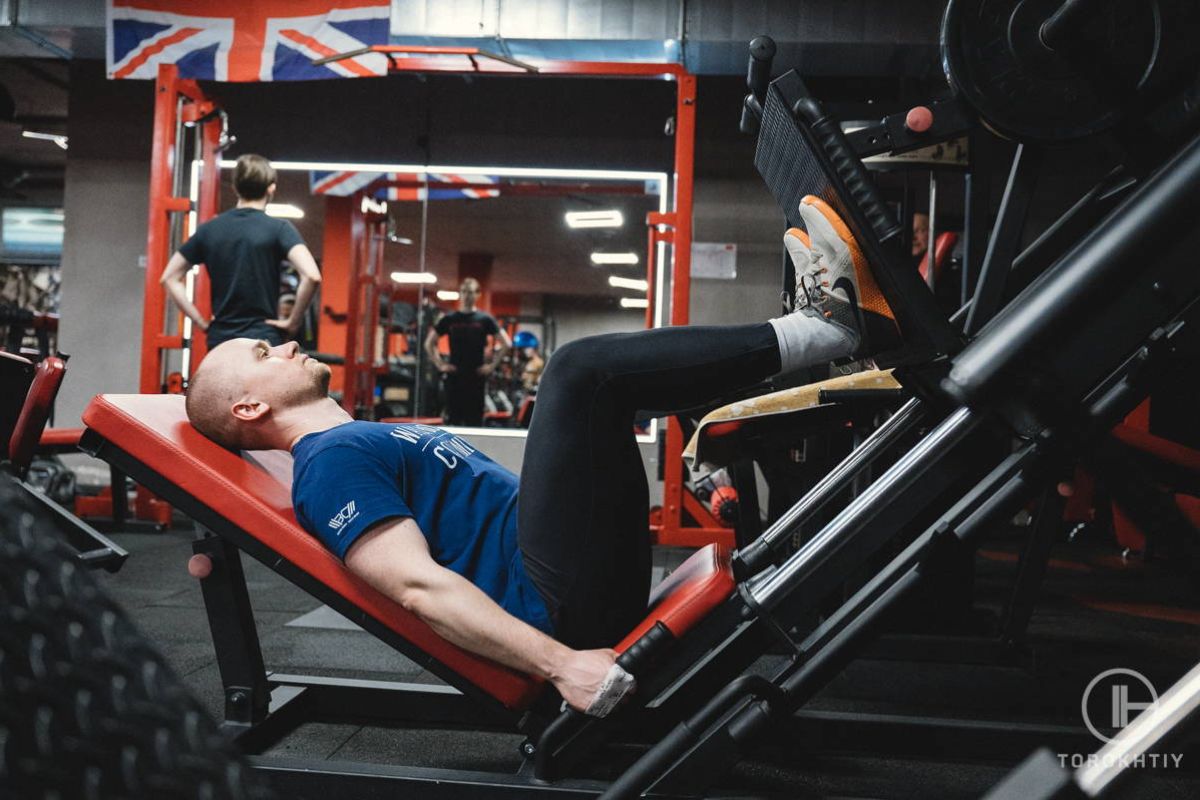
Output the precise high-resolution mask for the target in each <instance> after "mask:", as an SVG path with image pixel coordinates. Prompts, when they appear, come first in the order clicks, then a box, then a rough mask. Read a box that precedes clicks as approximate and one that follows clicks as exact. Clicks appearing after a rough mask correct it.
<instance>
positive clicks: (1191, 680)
mask: <svg viewBox="0 0 1200 800" xmlns="http://www.w3.org/2000/svg"><path fill="white" fill-rule="evenodd" d="M1197 708H1200V664H1198V665H1196V666H1195V667H1192V669H1191V670H1190V671H1189V672H1188V673H1187V674H1186V675H1184V676H1183V677H1182V678H1180V679H1179V680H1178V681H1176V682H1175V684H1174V685H1173V686H1172V687H1171V688H1170V689H1168V690H1167V691H1166V692H1164V693H1163V695H1162V697H1160V698H1158V702H1156V703H1154V705H1152V706H1150V708H1148V709H1146V710H1145V711H1143V712H1142V713H1141V714H1139V715H1138V716H1137V717H1136V718H1135V719H1134V720H1133V722H1131V723H1129V725H1127V726H1126V727H1125V729H1124V730H1122V731H1121V732H1120V733H1118V734H1117V735H1116V736H1114V737H1113V738H1112V740H1111V741H1110V742H1109V743H1108V744H1106V745H1104V747H1101V748H1100V749H1099V750H1098V751H1097V752H1096V754H1095V757H1094V758H1090V759H1088V762H1087V763H1086V764H1085V765H1084V766H1082V767H1080V768H1079V771H1078V772H1076V773H1075V782H1076V783H1077V784H1078V785H1079V789H1080V791H1082V792H1083V793H1084V794H1085V795H1087V796H1088V797H1097V796H1099V795H1100V794H1102V793H1103V792H1104V791H1105V789H1107V788H1108V786H1109V784H1111V783H1112V782H1113V781H1115V780H1116V779H1117V778H1119V777H1121V775H1122V774H1123V773H1124V772H1125V771H1127V770H1128V769H1129V764H1130V762H1131V761H1133V760H1135V759H1137V758H1138V757H1139V756H1142V755H1145V754H1146V753H1147V752H1148V751H1149V750H1150V749H1151V748H1152V747H1155V746H1156V745H1158V744H1159V743H1160V742H1162V741H1163V740H1164V739H1166V738H1167V737H1168V736H1170V735H1172V734H1175V733H1178V732H1179V731H1180V729H1181V728H1182V727H1183V725H1184V724H1185V723H1186V722H1187V721H1189V720H1190V719H1191V718H1193V714H1195V712H1196V709H1197Z"/></svg>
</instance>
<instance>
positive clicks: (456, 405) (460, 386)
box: [425, 278, 512, 428]
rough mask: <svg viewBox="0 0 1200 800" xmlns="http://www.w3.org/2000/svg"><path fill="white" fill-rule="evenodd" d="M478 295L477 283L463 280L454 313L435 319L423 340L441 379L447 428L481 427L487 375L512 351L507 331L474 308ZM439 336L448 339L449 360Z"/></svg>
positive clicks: (483, 312)
mask: <svg viewBox="0 0 1200 800" xmlns="http://www.w3.org/2000/svg"><path fill="white" fill-rule="evenodd" d="M479 292H480V288H479V281H477V280H475V279H474V278H467V279H466V280H464V281H463V282H462V286H460V287H459V290H458V310H457V311H452V312H451V313H449V314H446V315H445V316H443V317H442V318H441V319H440V320H438V321H437V324H436V325H434V326H433V328H431V329H430V331H429V334H428V336H426V337H425V352H426V353H428V354H429V360H430V363H432V364H433V365H434V367H436V368H437V370H438V372H441V373H442V374H443V375H444V376H445V381H446V424H447V425H462V426H465V427H472V428H478V427H481V426H482V425H483V410H484V399H483V396H484V390H485V388H486V386H487V379H488V376H489V375H491V374H492V372H494V371H495V369H496V367H497V366H498V365H499V364H500V362H501V361H503V360H504V356H505V354H506V353H508V351H509V349H511V348H512V340H511V339H510V338H509V336H508V332H507V331H505V330H504V329H503V328H501V327H500V326H499V325H498V324H497V323H496V319H495V318H494V317H493V316H492V315H491V314H488V313H487V312H486V311H481V310H479V309H478V308H476V304H477V303H478V302H479ZM442 336H446V337H449V339H450V358H449V359H446V358H444V357H443V356H442V354H441V352H440V351H439V350H438V339H440V338H441V337H442Z"/></svg>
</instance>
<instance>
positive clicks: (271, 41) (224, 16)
mask: <svg viewBox="0 0 1200 800" xmlns="http://www.w3.org/2000/svg"><path fill="white" fill-rule="evenodd" d="M389 8H390V7H389V4H388V3H386V2H385V3H379V2H371V0H108V77H110V78H143V79H153V78H155V76H156V75H157V73H158V65H159V64H176V65H178V67H179V74H180V77H184V78H198V79H202V80H217V81H299V80H313V79H319V78H354V77H373V76H377V75H386V74H387V57H386V56H384V55H381V54H379V53H368V54H365V55H361V56H356V57H355V58H350V59H346V60H344V61H337V62H333V63H330V64H326V65H324V66H313V64H312V60H313V59H315V58H321V57H324V56H330V55H334V54H337V53H345V52H347V51H350V50H357V49H360V48H362V47H366V46H368V45H374V44H387V41H388V14H389Z"/></svg>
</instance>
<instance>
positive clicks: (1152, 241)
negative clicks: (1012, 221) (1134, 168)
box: [942, 139, 1200, 402]
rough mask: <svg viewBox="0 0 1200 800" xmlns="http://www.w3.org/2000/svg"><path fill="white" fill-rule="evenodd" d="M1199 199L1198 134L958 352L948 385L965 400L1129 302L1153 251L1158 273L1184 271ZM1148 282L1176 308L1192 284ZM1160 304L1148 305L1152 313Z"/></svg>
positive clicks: (1149, 288)
mask: <svg viewBox="0 0 1200 800" xmlns="http://www.w3.org/2000/svg"><path fill="white" fill-rule="evenodd" d="M1197 204H1200V139H1196V140H1193V141H1192V142H1191V143H1190V144H1188V145H1187V146H1186V147H1185V148H1184V149H1183V150H1182V151H1181V152H1179V153H1178V154H1177V155H1176V156H1175V157H1174V158H1173V159H1171V160H1170V161H1168V162H1167V163H1166V164H1164V165H1163V166H1162V167H1161V168H1160V169H1159V170H1158V171H1157V172H1156V173H1155V174H1154V176H1153V177H1151V178H1150V179H1149V180H1147V181H1146V182H1145V183H1144V184H1142V186H1140V187H1139V188H1138V189H1137V190H1136V191H1135V192H1134V193H1133V194H1132V195H1130V196H1128V197H1126V198H1125V200H1124V202H1122V203H1121V204H1120V205H1118V206H1117V207H1116V208H1115V209H1113V211H1111V212H1110V213H1109V214H1108V215H1107V216H1106V217H1105V218H1104V222H1103V223H1102V224H1098V225H1096V226H1094V227H1093V229H1092V231H1091V232H1090V233H1088V234H1087V235H1086V236H1085V237H1084V238H1083V239H1082V240H1080V241H1079V242H1078V243H1077V244H1076V245H1075V246H1074V247H1073V248H1072V249H1071V250H1070V251H1069V252H1068V253H1067V254H1066V255H1064V256H1063V257H1062V259H1061V260H1060V261H1059V263H1058V264H1057V265H1056V266H1055V267H1054V269H1053V270H1051V271H1050V272H1048V273H1046V275H1045V276H1044V277H1043V279H1042V280H1041V281H1039V282H1038V283H1037V284H1036V288H1037V291H1036V292H1034V291H1029V290H1026V292H1025V293H1024V294H1022V295H1021V298H1020V299H1019V301H1016V302H1012V303H1009V304H1008V305H1007V306H1006V307H1005V308H1004V310H1003V311H1001V312H1000V314H999V315H998V316H997V318H996V320H995V321H994V323H993V324H992V325H991V326H990V327H989V329H988V332H987V335H985V336H980V337H979V338H977V339H976V340H975V341H974V342H972V343H971V344H970V345H968V346H967V347H966V349H964V350H963V351H962V352H961V353H959V354H958V356H956V357H955V359H954V366H953V368H952V369H951V371H950V375H949V376H948V378H947V379H946V380H945V381H944V382H943V384H942V385H943V387H944V388H946V389H947V391H948V392H950V393H951V394H952V395H954V396H956V397H958V398H959V399H960V400H962V401H964V402H966V401H967V400H968V399H971V400H974V398H976V397H980V396H982V395H983V393H984V392H985V391H987V390H989V389H991V387H992V385H993V382H994V381H995V379H996V378H997V377H998V376H999V375H1000V374H1001V373H1002V372H1004V371H1006V370H1008V369H1009V368H1011V366H1012V365H1013V364H1014V363H1015V362H1017V361H1019V360H1021V359H1023V358H1024V357H1025V356H1026V354H1027V353H1028V352H1029V349H1030V348H1032V347H1036V346H1039V345H1042V344H1044V343H1046V342H1049V341H1052V340H1055V339H1056V338H1061V337H1062V336H1063V334H1064V333H1068V332H1070V333H1071V334H1072V335H1073V337H1074V338H1077V337H1078V330H1079V327H1080V321H1081V320H1084V321H1088V322H1090V321H1091V320H1092V319H1094V318H1095V317H1096V314H1097V302H1098V300H1105V299H1107V298H1110V297H1117V296H1120V297H1122V298H1123V300H1122V302H1123V303H1128V302H1129V300H1128V299H1127V298H1128V296H1129V291H1130V289H1129V284H1130V280H1129V265H1130V264H1132V263H1136V262H1139V261H1144V259H1145V254H1146V253H1147V252H1155V253H1160V254H1163V255H1161V257H1160V258H1158V259H1152V260H1151V261H1152V262H1153V264H1152V268H1153V270H1154V271H1156V274H1162V273H1163V272H1164V271H1166V272H1167V275H1171V274H1173V272H1174V271H1176V270H1179V269H1180V260H1181V258H1182V257H1181V256H1180V255H1179V252H1177V251H1179V249H1180V247H1182V246H1183V244H1182V242H1183V241H1184V240H1185V239H1186V237H1187V236H1192V235H1195V232H1196V228H1195V226H1194V225H1192V224H1191V209H1194V208H1196V206H1197ZM1181 237H1182V238H1181ZM1189 263H1190V262H1189ZM1193 277H1194V275H1193ZM1160 280H1165V278H1163V279H1160ZM1143 282H1144V283H1150V285H1149V286H1145V287H1143V290H1144V291H1145V292H1146V293H1147V294H1150V293H1151V292H1153V296H1155V298H1156V300H1155V302H1156V303H1158V302H1159V301H1160V300H1161V301H1162V303H1165V304H1166V305H1167V306H1168V307H1172V306H1173V304H1176V303H1181V302H1183V301H1185V300H1186V299H1187V295H1186V294H1180V292H1181V291H1182V289H1180V288H1176V287H1175V286H1174V285H1175V284H1178V285H1179V286H1180V287H1186V286H1187V285H1188V283H1187V281H1186V280H1184V279H1182V278H1174V279H1172V282H1171V283H1170V284H1167V283H1159V282H1153V283H1151V282H1150V281H1149V280H1148V279H1147V280H1145V281H1143ZM1140 285H1141V284H1138V286H1140ZM1031 288H1032V287H1031ZM1154 308H1155V307H1154V306H1153V305H1151V306H1148V307H1147V308H1146V309H1145V310H1146V313H1151V312H1152V311H1153V310H1154ZM1139 311H1141V309H1140V308H1139ZM1105 324H1106V325H1107V324H1108V320H1107V319H1106V320H1105ZM1085 327H1086V326H1085ZM1135 333H1136V334H1137V335H1138V336H1139V337H1140V336H1142V335H1144V334H1142V333H1140V332H1137V331H1134V330H1133V329H1130V330H1129V331H1128V332H1122V336H1126V337H1132V336H1133V335H1134V334H1135ZM1055 344H1056V345H1059V344H1061V343H1060V342H1058V341H1056V342H1055ZM1121 346H1124V345H1123V344H1122V345H1121Z"/></svg>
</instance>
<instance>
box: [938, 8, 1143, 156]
mask: <svg viewBox="0 0 1200 800" xmlns="http://www.w3.org/2000/svg"><path fill="white" fill-rule="evenodd" d="M1062 2H1063V0H950V2H949V4H948V5H947V6H946V13H945V15H944V16H943V17H942V29H941V41H940V46H941V56H942V68H943V70H944V71H945V73H946V79H947V80H948V81H949V82H950V86H951V88H952V89H953V90H954V91H955V92H956V93H958V94H959V95H961V96H962V97H964V98H965V99H966V101H967V102H968V103H970V104H971V105H972V106H973V107H974V108H975V109H976V111H977V112H978V114H979V117H980V119H981V121H982V122H983V123H984V124H985V125H987V127H989V128H991V129H992V130H993V131H995V132H996V133H998V134H1000V135H1001V136H1004V137H1006V138H1009V139H1013V140H1016V141H1022V142H1042V143H1052V142H1059V141H1067V140H1071V139H1078V138H1081V137H1084V136H1089V135H1091V134H1095V133H1099V132H1101V131H1104V130H1108V129H1109V128H1111V127H1113V126H1114V125H1116V124H1117V123H1118V122H1120V121H1121V118H1122V117H1123V116H1124V115H1125V114H1126V113H1127V112H1128V111H1130V110H1131V107H1132V106H1133V104H1134V100H1135V98H1136V95H1137V92H1138V90H1139V88H1141V86H1142V85H1143V83H1144V82H1145V81H1146V80H1147V77H1148V76H1150V75H1151V74H1152V73H1153V71H1154V66H1155V62H1156V59H1157V58H1158V55H1159V51H1160V44H1161V41H1162V37H1163V32H1164V31H1163V16H1162V10H1161V8H1160V2H1161V0H1107V2H1104V1H1101V2H1093V3H1091V4H1090V5H1091V6H1092V8H1091V9H1089V10H1088V13H1087V15H1086V16H1085V17H1082V19H1081V21H1080V22H1079V23H1078V24H1077V25H1075V27H1074V28H1073V29H1071V30H1069V31H1068V32H1067V33H1066V34H1065V36H1064V37H1060V38H1062V41H1058V42H1056V44H1057V46H1056V47H1055V48H1051V47H1049V46H1047V45H1046V44H1045V43H1044V42H1043V41H1042V37H1041V34H1040V32H1041V28H1042V24H1043V23H1044V22H1045V21H1046V20H1047V19H1049V18H1050V17H1051V16H1052V15H1053V14H1054V12H1055V11H1057V10H1058V9H1059V7H1060V6H1061V5H1062Z"/></svg>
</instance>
